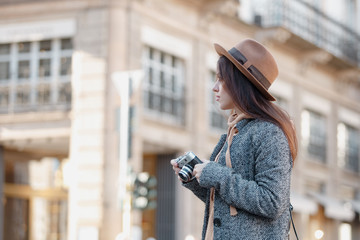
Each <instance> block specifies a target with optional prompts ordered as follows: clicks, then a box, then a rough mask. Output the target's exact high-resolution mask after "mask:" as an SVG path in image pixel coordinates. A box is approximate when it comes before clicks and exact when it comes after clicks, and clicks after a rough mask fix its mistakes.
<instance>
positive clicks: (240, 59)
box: [229, 48, 271, 89]
mask: <svg viewBox="0 0 360 240" xmlns="http://www.w3.org/2000/svg"><path fill="white" fill-rule="evenodd" d="M229 53H230V54H231V55H232V56H233V57H234V58H235V59H236V60H237V61H238V62H239V63H240V64H241V65H243V66H244V64H245V63H246V62H247V61H248V60H247V59H246V57H245V56H244V55H243V54H242V53H241V52H240V51H239V50H237V49H236V48H232V49H230V50H229ZM244 67H245V66H244ZM247 70H248V71H249V72H250V73H251V74H252V75H253V76H254V77H255V78H256V80H257V81H258V82H260V83H261V85H263V86H264V87H265V88H266V89H269V87H270V85H271V83H270V82H269V80H267V79H266V77H265V76H264V75H263V74H262V73H261V72H260V71H259V70H258V69H257V68H256V67H255V66H254V65H250V66H249V67H248V68H247Z"/></svg>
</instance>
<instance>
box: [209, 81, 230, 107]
mask: <svg viewBox="0 0 360 240" xmlns="http://www.w3.org/2000/svg"><path fill="white" fill-rule="evenodd" d="M212 90H213V92H214V93H215V100H216V101H217V102H219V104H220V108H221V109H222V110H228V109H233V108H234V107H235V105H234V102H233V100H232V98H231V96H230V94H229V93H228V91H227V89H226V87H225V82H224V81H223V80H221V79H220V78H219V77H217V78H216V82H215V84H214V87H213V89H212Z"/></svg>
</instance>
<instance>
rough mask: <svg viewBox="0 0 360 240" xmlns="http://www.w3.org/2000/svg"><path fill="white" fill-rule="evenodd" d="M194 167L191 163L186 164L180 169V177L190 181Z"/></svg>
mask: <svg viewBox="0 0 360 240" xmlns="http://www.w3.org/2000/svg"><path fill="white" fill-rule="evenodd" d="M193 170H194V168H193V167H191V166H190V165H185V166H184V167H183V168H182V169H181V170H180V171H179V177H180V178H181V180H183V181H184V182H188V181H189V180H190V179H191V177H192V172H193Z"/></svg>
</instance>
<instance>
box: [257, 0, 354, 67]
mask: <svg viewBox="0 0 360 240" xmlns="http://www.w3.org/2000/svg"><path fill="white" fill-rule="evenodd" d="M255 2H257V1H255ZM260 2H261V4H262V5H264V4H266V5H267V6H266V7H265V6H262V9H263V11H258V9H257V8H254V9H253V10H254V18H253V23H254V24H257V25H260V26H262V27H278V26H282V27H285V28H287V29H288V30H290V31H291V32H293V33H294V34H296V35H298V36H299V37H301V38H303V39H305V40H307V41H309V42H311V43H313V44H315V45H317V46H318V47H320V48H323V49H326V50H327V51H329V52H330V53H332V54H334V55H335V56H337V57H339V58H342V59H344V60H346V61H350V62H352V63H353V64H355V65H358V66H360V35H359V34H358V33H357V32H355V31H354V30H353V29H351V28H349V27H348V26H346V25H344V24H342V23H340V22H338V21H336V20H335V19H333V18H331V17H329V16H328V15H326V14H325V13H324V12H322V11H321V10H319V9H318V8H316V7H314V6H312V5H311V4H309V3H306V2H304V1H302V0H278V1H260ZM264 9H266V10H265V11H264Z"/></svg>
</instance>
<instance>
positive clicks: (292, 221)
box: [289, 203, 299, 240]
mask: <svg viewBox="0 0 360 240" xmlns="http://www.w3.org/2000/svg"><path fill="white" fill-rule="evenodd" d="M293 210H294V207H293V206H292V205H291V203H290V207H289V212H290V219H291V220H290V221H291V224H292V226H293V229H294V233H295V237H296V239H297V240H299V237H298V235H297V232H296V229H295V224H294V220H293V217H292V211H293ZM289 239H290V223H289Z"/></svg>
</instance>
